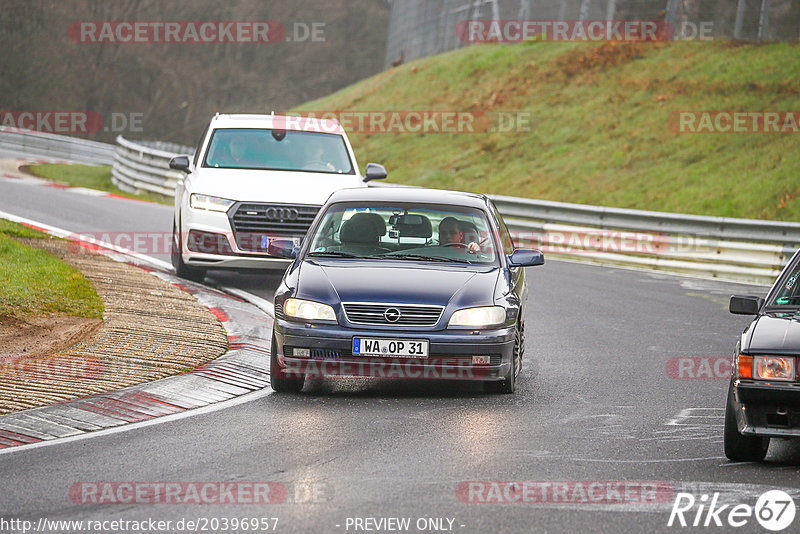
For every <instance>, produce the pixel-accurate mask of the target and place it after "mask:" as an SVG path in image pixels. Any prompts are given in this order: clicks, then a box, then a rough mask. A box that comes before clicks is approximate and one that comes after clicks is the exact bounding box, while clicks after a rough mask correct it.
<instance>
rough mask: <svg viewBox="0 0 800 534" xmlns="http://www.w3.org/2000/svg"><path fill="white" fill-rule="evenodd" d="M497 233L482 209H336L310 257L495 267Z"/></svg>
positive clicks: (320, 228)
mask: <svg viewBox="0 0 800 534" xmlns="http://www.w3.org/2000/svg"><path fill="white" fill-rule="evenodd" d="M496 250H497V249H496V245H495V237H494V233H493V232H492V231H491V227H490V226H489V222H488V220H487V218H486V214H485V213H484V212H483V211H481V210H478V209H474V208H467V207H459V206H439V205H431V204H405V203H401V204H392V205H386V204H376V203H364V202H362V203H357V204H334V205H332V206H331V207H330V208H329V209H328V211H326V212H325V215H324V216H323V218H322V221H321V223H320V224H319V225H318V226H317V229H316V231H315V233H314V235H313V236H311V245H310V248H309V249H308V256H311V257H327V258H336V257H339V258H352V257H368V258H371V259H386V260H397V261H436V262H452V263H478V264H496V263H497V254H496Z"/></svg>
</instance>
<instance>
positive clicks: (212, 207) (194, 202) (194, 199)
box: [189, 193, 234, 211]
mask: <svg viewBox="0 0 800 534" xmlns="http://www.w3.org/2000/svg"><path fill="white" fill-rule="evenodd" d="M233 203H234V201H233V200H228V199H227V198H219V197H212V196H210V195H199V194H197V193H192V196H190V197H189V207H191V208H194V209H198V210H209V211H228V208H230V207H231V206H232V205H233Z"/></svg>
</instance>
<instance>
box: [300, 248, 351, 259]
mask: <svg viewBox="0 0 800 534" xmlns="http://www.w3.org/2000/svg"><path fill="white" fill-rule="evenodd" d="M306 256H307V257H309V258H363V257H364V256H359V255H358V254H351V253H350V252H342V251H341V250H329V251H321V250H320V251H317V252H309V253H308V254H306Z"/></svg>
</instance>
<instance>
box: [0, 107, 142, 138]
mask: <svg viewBox="0 0 800 534" xmlns="http://www.w3.org/2000/svg"><path fill="white" fill-rule="evenodd" d="M142 117H144V113H121V112H112V113H111V114H110V115H109V117H108V119H109V120H108V121H106V120H105V118H104V117H103V115H102V114H100V113H98V112H97V111H40V110H37V111H33V110H31V111H6V110H0V127H2V128H3V130H4V131H10V132H14V131H20V132H25V131H36V132H44V133H54V134H94V133H98V132H100V131H103V132H113V133H122V132H131V133H140V132H142V131H144V130H143V128H142Z"/></svg>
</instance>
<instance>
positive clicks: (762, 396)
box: [725, 251, 800, 461]
mask: <svg viewBox="0 0 800 534" xmlns="http://www.w3.org/2000/svg"><path fill="white" fill-rule="evenodd" d="M730 312H731V313H736V314H742V315H755V316H756V317H755V319H753V321H752V322H751V323H750V324H749V325H748V326H747V328H745V330H744V332H743V333H742V336H741V339H740V340H739V343H738V344H737V346H736V353H735V354H734V358H733V365H732V378H731V384H730V388H729V390H728V403H727V407H726V410H725V456H727V457H728V458H729V459H731V460H735V461H759V460H763V459H764V457H765V456H766V454H767V448H768V447H769V440H770V438H771V437H780V438H797V437H800V374H799V372H798V367H797V365H798V359H800V251H798V252H797V253H795V255H794V257H793V258H792V259H791V260H790V261H789V263H788V264H787V266H786V267H785V268H784V270H783V272H782V273H781V275H780V276H779V277H778V280H777V282H775V285H773V286H772V289H770V291H769V293H767V297H766V299H763V298H760V297H755V296H739V295H734V296H732V297H731V300H730Z"/></svg>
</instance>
